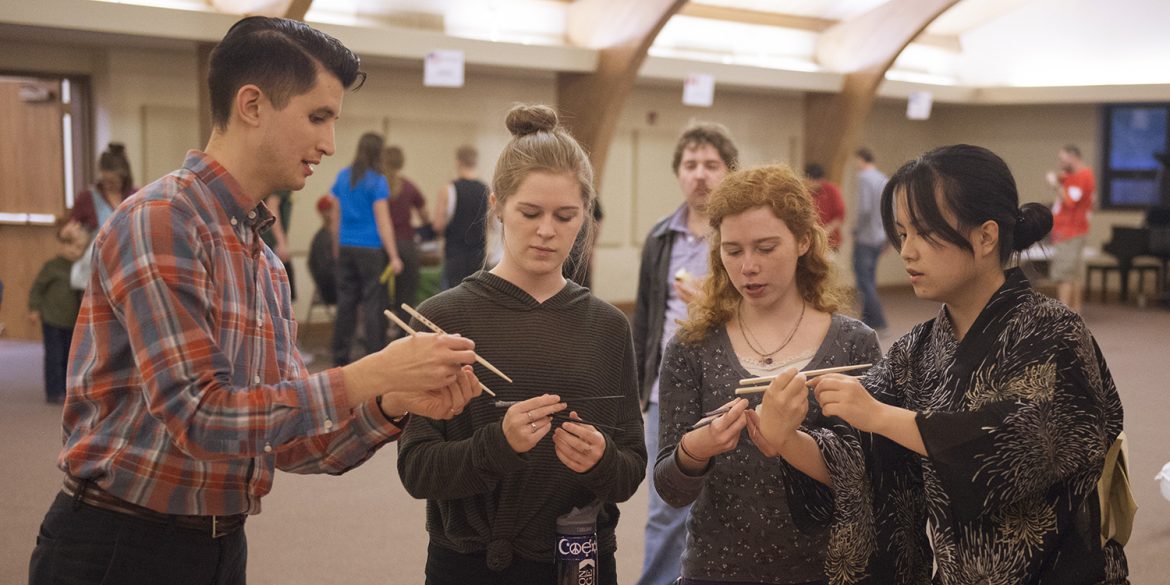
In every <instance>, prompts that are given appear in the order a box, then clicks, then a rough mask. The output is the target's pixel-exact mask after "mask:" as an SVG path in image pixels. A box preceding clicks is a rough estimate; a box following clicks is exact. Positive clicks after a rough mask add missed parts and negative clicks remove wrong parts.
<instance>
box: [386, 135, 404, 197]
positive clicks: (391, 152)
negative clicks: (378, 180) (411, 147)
mask: <svg viewBox="0 0 1170 585" xmlns="http://www.w3.org/2000/svg"><path fill="white" fill-rule="evenodd" d="M404 165H406V155H404V154H403V153H402V149H401V148H399V147H397V146H387V147H386V148H385V149H384V150H383V151H382V171H383V172H385V173H386V179H387V180H388V181H389V182H390V196H391V197H397V196H398V195H399V193H398V192H399V191H400V190H401V188H402V177H400V176H399V175H398V172H399V171H401V170H402V167H403V166H404Z"/></svg>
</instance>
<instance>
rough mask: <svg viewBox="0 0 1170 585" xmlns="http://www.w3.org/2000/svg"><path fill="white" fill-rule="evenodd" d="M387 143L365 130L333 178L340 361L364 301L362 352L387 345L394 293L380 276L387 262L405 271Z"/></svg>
mask: <svg viewBox="0 0 1170 585" xmlns="http://www.w3.org/2000/svg"><path fill="white" fill-rule="evenodd" d="M382 145H383V140H382V136H381V135H380V134H375V133H373V132H367V133H365V134H363V135H362V137H361V138H360V139H359V140H358V147H357V153H356V154H355V155H354V158H353V164H352V165H350V166H348V167H346V168H344V169H342V170H341V172H340V173H338V174H337V181H335V182H334V183H333V189H332V194H333V197H334V198H335V203H336V204H337V206H338V210H339V212H338V213H337V214H336V215H334V216H333V217H334V220H335V221H336V223H335V224H334V225H335V228H334V236H335V238H334V241H335V242H337V319H336V320H335V321H334V324H333V365H335V366H344V365H345V364H348V363H349V360H350V350H351V347H350V346H351V345H352V342H353V336H354V330H355V325H356V322H357V317H358V313H357V311H358V305H359V304H360V305H361V308H362V327H363V329H364V335H365V338H364V339H363V340H362V341H363V342H362V346H363V348H364V350H365V352H364V353H363V354H362V355H369V354H372V353H374V352H376V351H378V350H379V349H381V348H382V346H384V345H386V317H384V316H383V315H382V311H384V310H385V309H386V307H387V306H388V305H389V299H388V294H389V293H388V292H387V290H386V285H384V284H382V283H381V282H379V278H381V276H382V272H383V271H384V270H385V269H386V264H387V263H389V264H390V266H391V268H392V269H393V271H394V274H398V273H400V272H402V260H401V259H400V258H399V257H398V246H397V242H396V241H395V238H394V226H393V225H392V224H391V223H390V211H389V204H388V203H387V199H388V198H389V196H390V186H389V183H388V182H387V181H386V177H385V175H383V174H382Z"/></svg>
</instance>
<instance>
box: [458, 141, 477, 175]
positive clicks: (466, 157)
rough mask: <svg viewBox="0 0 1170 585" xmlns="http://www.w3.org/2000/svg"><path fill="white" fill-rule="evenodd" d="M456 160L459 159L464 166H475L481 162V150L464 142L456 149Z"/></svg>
mask: <svg viewBox="0 0 1170 585" xmlns="http://www.w3.org/2000/svg"><path fill="white" fill-rule="evenodd" d="M455 160H457V161H459V165H460V166H462V167H465V168H469V169H470V168H473V167H475V165H477V164H479V151H478V150H476V149H475V147H474V146H471V145H470V144H464V145H463V146H460V147H459V148H458V149H456V150H455Z"/></svg>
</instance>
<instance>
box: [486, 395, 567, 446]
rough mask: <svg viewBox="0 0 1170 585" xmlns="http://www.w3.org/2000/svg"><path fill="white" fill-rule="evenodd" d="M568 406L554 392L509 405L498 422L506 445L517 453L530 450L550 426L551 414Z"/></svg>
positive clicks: (546, 432)
mask: <svg viewBox="0 0 1170 585" xmlns="http://www.w3.org/2000/svg"><path fill="white" fill-rule="evenodd" d="M568 406H569V405H567V404H565V403H563V402H561V397H560V396H557V395H556V394H542V395H540V396H537V397H535V398H529V399H528V400H525V401H523V402H517V403H516V404H513V405H512V406H509V407H508V411H507V412H506V413H504V420H503V421H501V422H500V424H501V425H503V428H504V438H506V439H507V440H508V445H509V446H511V447H512V450H513V451H515V452H517V453H527V452H529V451H531V450H532V448H533V447H535V446H536V444H537V443H539V442H540V440H541V439H543V438H544V436H545V435H547V434H548V431H549V430H550V429H551V428H552V415H553V414H554V413H557V412H560V411H562V410H564V409H565V408H567V407H568ZM558 455H559V454H558Z"/></svg>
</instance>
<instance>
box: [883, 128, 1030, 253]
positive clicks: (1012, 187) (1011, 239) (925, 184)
mask: <svg viewBox="0 0 1170 585" xmlns="http://www.w3.org/2000/svg"><path fill="white" fill-rule="evenodd" d="M940 195H941V196H940ZM895 199H897V200H898V201H905V202H907V205H906V207H907V209H906V215H907V216H909V218H910V223H911V224H912V225H913V226H914V227H915V229H916V230H918V231H919V232H925V233H928V234H931V235H930V236H927V237H928V238H930V239H938V240H942V241H945V242H949V243H952V244H954V245H956V246H959V247H960V248H963V249H965V250H967V251H969V252H972V253H974V248H972V247H971V242H968V241H967V238H966V237H965V236H964V235H963V234H962V233H961V232H960V231H959V230H963V231H968V230H970V229H972V228H974V227H977V226H979V225H982V224H983V223H984V222H986V221H989V220H990V221H994V222H995V223H996V224H998V225H999V260H1000V263H1001V264H1007V262H1008V261H1009V260H1010V259H1011V257H1012V255H1013V254H1015V253H1018V252H1020V251H1023V250H1026V249H1027V248H1028V247H1030V246H1031V245H1032V244H1035V243H1036V242H1039V241H1040V240H1041V239H1042V238H1043V237H1044V236H1046V235H1047V234H1048V232H1049V231H1051V230H1052V212H1051V211H1049V210H1048V208H1047V207H1045V206H1043V205H1040V204H1039V203H1028V204H1025V205H1024V206H1023V207H1020V206H1019V205H1020V195H1019V191H1017V189H1016V180H1015V179H1014V178H1013V177H1012V173H1011V170H1010V169H1008V166H1007V163H1005V162H1004V160H1003V159H1002V158H1000V157H999V156H998V155H996V154H995V153H994V152H991V151H990V150H987V149H986V148H983V147H980V146H971V145H969V144H956V145H953V146H943V147H941V148H936V149H934V150H931V151H930V152H927V153H926V154H923V155H922V156H919V157H918V158H916V159H914V160H912V161H910V162H908V163H906V164H904V165H902V168H900V169H898V171H897V172H896V173H894V176H893V177H890V180H889V182H888V183H886V187H885V189H884V190H883V191H882V203H881V207H882V223H883V224H884V225H885V229H886V237H887V238H889V240H890V242H891V243H892V244H893V245H894V247H895V248H898V249H900V248H901V242H900V241H899V239H898V233H897V229H896V227H895V220H894V217H895V215H894V205H895V203H896V201H895ZM940 200H941V201H942V202H945V204H946V207H947V209H949V210H950V212H951V214H953V215H954V216H955V218H956V220H957V222H958V229H956V228H955V227H954V226H951V224H950V222H948V221H947V219H946V217H944V216H943V211H942V207H940Z"/></svg>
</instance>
